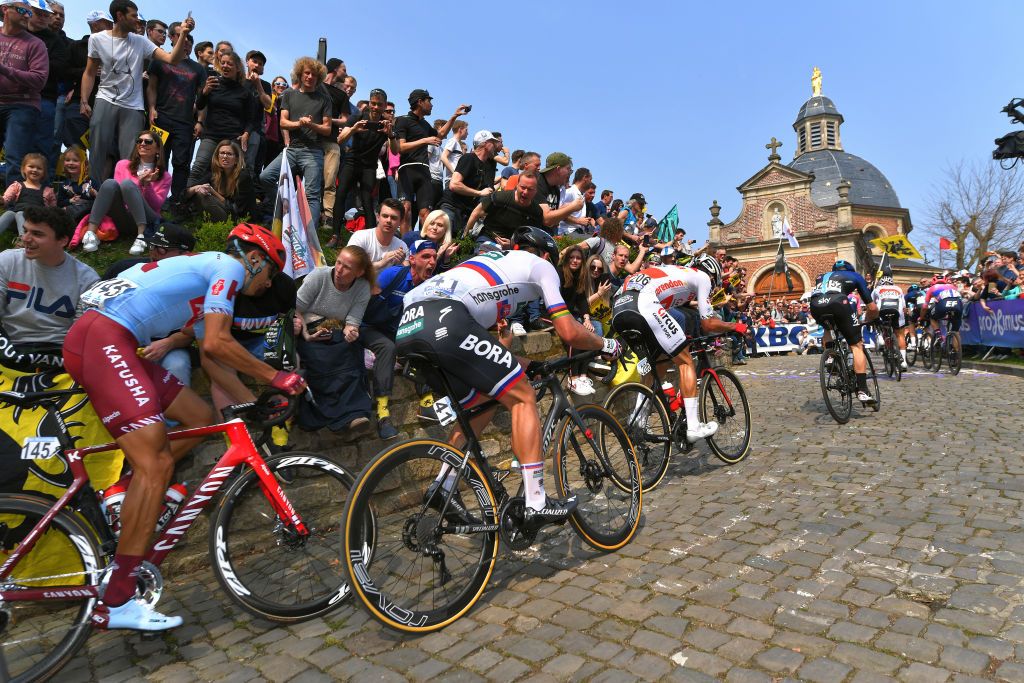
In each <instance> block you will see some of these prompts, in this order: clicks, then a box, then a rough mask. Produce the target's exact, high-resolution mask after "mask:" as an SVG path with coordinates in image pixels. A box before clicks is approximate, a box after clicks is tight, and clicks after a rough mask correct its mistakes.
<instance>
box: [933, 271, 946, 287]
mask: <svg viewBox="0 0 1024 683" xmlns="http://www.w3.org/2000/svg"><path fill="white" fill-rule="evenodd" d="M945 282H946V276H945V275H943V274H942V273H936V274H935V275H932V284H933V285H938V284H945Z"/></svg>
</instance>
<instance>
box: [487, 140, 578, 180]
mask: <svg viewBox="0 0 1024 683" xmlns="http://www.w3.org/2000/svg"><path fill="white" fill-rule="evenodd" d="M477 135H479V133H477ZM560 166H572V158H571V157H570V156H569V155H568V154H566V153H565V152H552V153H551V154H549V155H548V158H547V159H545V160H544V168H542V169H540V172H541V173H547V172H548V171H551V170H554V169H556V168H558V167H560Z"/></svg>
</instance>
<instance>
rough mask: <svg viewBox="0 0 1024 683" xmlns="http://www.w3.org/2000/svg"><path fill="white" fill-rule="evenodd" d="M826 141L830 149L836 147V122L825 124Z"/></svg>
mask: <svg viewBox="0 0 1024 683" xmlns="http://www.w3.org/2000/svg"><path fill="white" fill-rule="evenodd" d="M825 140H826V144H827V145H828V146H829V147H835V146H836V122H835V121H829V122H827V123H826V124H825Z"/></svg>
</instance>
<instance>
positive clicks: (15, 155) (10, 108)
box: [0, 104, 52, 184]
mask: <svg viewBox="0 0 1024 683" xmlns="http://www.w3.org/2000/svg"><path fill="white" fill-rule="evenodd" d="M38 121H39V110H38V109H36V108H35V107H31V106H29V105H27V104H5V105H2V106H0V145H3V147H4V149H6V150H7V156H6V162H7V166H8V170H7V183H8V184H10V183H13V182H14V181H15V180H21V179H22V178H21V159H22V157H24V156H25V155H26V154H28V153H29V152H35V151H36V149H35V146H36V125H37V123H38ZM51 125H52V123H51ZM51 132H52V131H51Z"/></svg>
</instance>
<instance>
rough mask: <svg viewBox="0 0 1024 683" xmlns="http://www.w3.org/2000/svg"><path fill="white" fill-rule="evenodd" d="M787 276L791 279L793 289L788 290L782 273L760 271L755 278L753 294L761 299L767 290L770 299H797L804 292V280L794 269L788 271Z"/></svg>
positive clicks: (766, 294) (766, 293)
mask: <svg viewBox="0 0 1024 683" xmlns="http://www.w3.org/2000/svg"><path fill="white" fill-rule="evenodd" d="M789 277H790V279H791V280H792V281H793V291H792V292H790V291H789V289H788V287H789V285H787V284H786V276H785V275H784V274H782V273H778V274H776V273H774V272H772V271H770V270H769V271H768V272H766V273H761V275H760V276H759V277H758V278H757V282H755V283H754V295H755V296H756V297H757V298H758V299H763V298H765V297H766V296H768V292H771V295H772V299H778V298H782V299H787V300H791V299H799V298H800V297H801V296H803V293H804V281H803V278H801V277H800V276H799V275H797V274H796V273H795V272H794V271H792V270H790V271H789Z"/></svg>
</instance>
